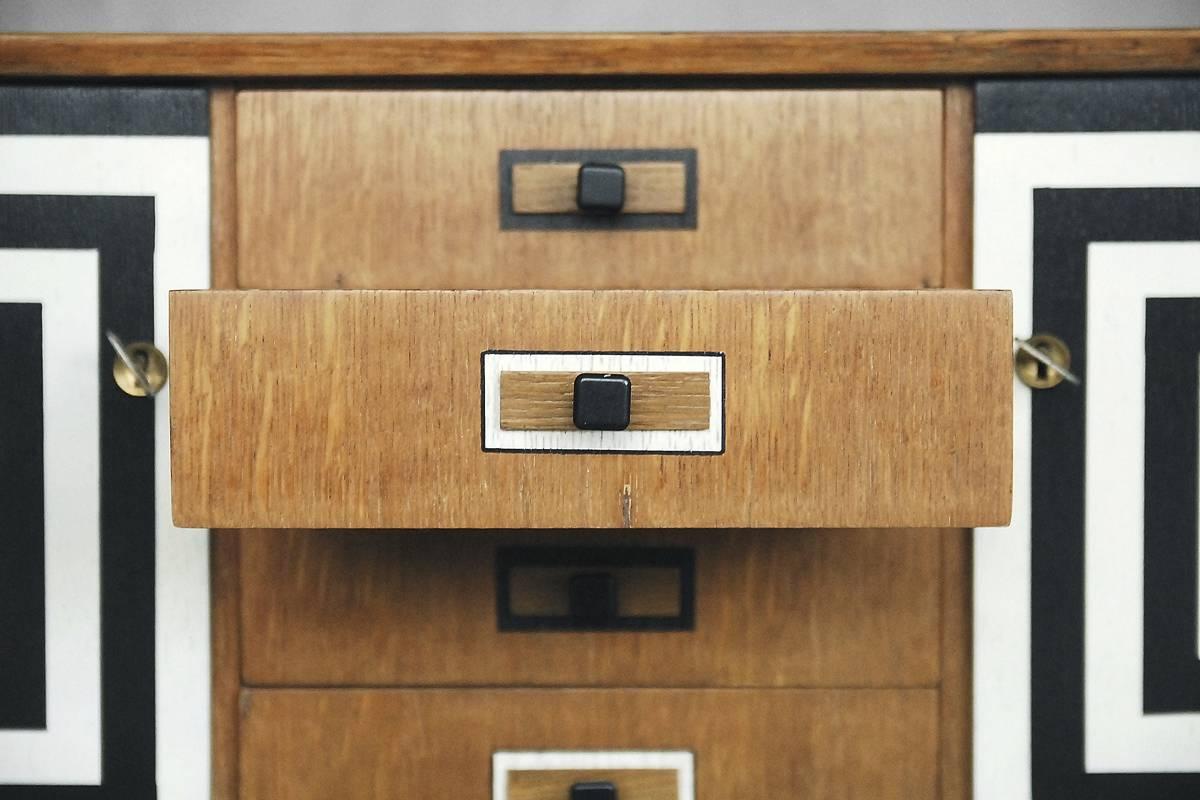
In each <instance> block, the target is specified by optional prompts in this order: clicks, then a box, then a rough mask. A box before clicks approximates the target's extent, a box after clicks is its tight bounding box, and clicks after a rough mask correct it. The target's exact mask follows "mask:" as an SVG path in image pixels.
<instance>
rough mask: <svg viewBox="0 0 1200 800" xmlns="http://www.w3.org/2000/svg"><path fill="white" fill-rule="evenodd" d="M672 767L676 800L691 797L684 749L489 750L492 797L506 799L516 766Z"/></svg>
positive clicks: (691, 764) (689, 762) (692, 782)
mask: <svg viewBox="0 0 1200 800" xmlns="http://www.w3.org/2000/svg"><path fill="white" fill-rule="evenodd" d="M564 769H578V770H584V769H587V770H597V769H612V770H618V769H619V770H635V769H653V770H674V771H675V774H676V776H677V777H678V782H677V784H676V797H677V798H678V800H695V797H696V778H695V757H694V756H693V755H692V754H691V753H689V752H688V751H686V750H502V751H500V752H497V753H493V754H492V800H508V775H509V773H510V772H517V771H520V770H538V771H550V770H564Z"/></svg>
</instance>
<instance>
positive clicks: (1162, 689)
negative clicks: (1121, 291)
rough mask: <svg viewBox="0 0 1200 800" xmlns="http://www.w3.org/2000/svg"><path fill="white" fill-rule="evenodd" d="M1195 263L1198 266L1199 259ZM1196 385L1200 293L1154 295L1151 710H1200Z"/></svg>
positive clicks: (1149, 487)
mask: <svg viewBox="0 0 1200 800" xmlns="http://www.w3.org/2000/svg"><path fill="white" fill-rule="evenodd" d="M1194 233H1200V232H1194ZM1196 238H1198V239H1200V235H1197V237H1196ZM1196 266H1197V269H1200V264H1197V265H1196ZM1198 389H1200V298H1193V297H1187V298H1184V297H1171V298H1160V297H1153V298H1148V299H1147V300H1146V510H1145V520H1146V544H1145V553H1146V561H1145V573H1144V574H1145V596H1146V600H1145V622H1144V628H1143V636H1144V643H1145V644H1144V647H1145V649H1144V664H1145V669H1144V671H1143V683H1144V694H1143V697H1144V704H1145V710H1146V711H1147V712H1175V711H1200V658H1197V654H1196V610H1197V609H1196V605H1197V598H1196V586H1197V584H1196V547H1197V541H1198V540H1197V528H1196V525H1197V519H1196V517H1197V511H1196V509H1197V503H1198V502H1200V497H1197V495H1198V494H1200V487H1198V485H1197V480H1198V479H1200V475H1197V471H1198V468H1200V463H1198V458H1200V452H1197V451H1198V447H1197V438H1198V437H1200V430H1198V428H1200V419H1198V417H1200V396H1198V395H1197V390H1198Z"/></svg>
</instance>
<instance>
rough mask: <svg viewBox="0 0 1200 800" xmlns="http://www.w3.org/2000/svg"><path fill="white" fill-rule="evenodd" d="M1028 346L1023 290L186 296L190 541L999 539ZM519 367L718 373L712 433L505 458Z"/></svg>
mask: <svg viewBox="0 0 1200 800" xmlns="http://www.w3.org/2000/svg"><path fill="white" fill-rule="evenodd" d="M1011 335H1012V321H1011V298H1010V296H1009V295H1008V293H1004V292H958V291H949V290H941V291H928V292H882V291H879V292H732V291H731V292H554V291H549V292H528V291H525V292H523V291H511V292H508V291H493V292H420V291H418V292H411V291H393V292H387V291H359V292H211V293H209V292H181V293H174V294H173V295H172V299H171V351H172V355H173V363H172V381H173V388H172V395H171V417H172V479H173V487H174V488H173V496H174V514H175V520H176V522H177V524H180V525H185V526H197V527H220V528H254V527H291V528H357V527H369V528H456V527H462V528H504V527H508V528H524V527H540V528H562V527H622V526H623V527H642V528H646V527H930V526H934V527H941V526H970V525H995V524H1004V523H1005V522H1007V520H1008V516H1009V501H1010V492H1011V485H1010V483H1011V480H1010V478H1011V449H1012V438H1011V391H1012V379H1011V375H1010V370H1011V366H1010V359H1011V356H1010V346H1011V345H1010V343H1011ZM513 351H519V352H531V351H532V352H535V353H545V352H550V353H557V354H564V353H565V354H567V355H569V356H572V357H574V355H578V354H579V353H581V352H582V353H584V354H585V355H586V354H596V353H600V354H614V353H615V354H616V356H614V357H618V358H620V357H626V356H629V357H632V358H643V357H646V354H649V356H651V357H654V358H660V357H661V358H663V359H666V360H662V361H656V362H654V364H657V365H658V367H657V368H658V369H666V368H668V367H670V365H671V364H674V363H675V362H674V361H673V360H671V359H675V358H677V357H679V356H678V355H677V354H679V353H684V354H692V356H691V357H695V358H699V359H701V360H702V361H703V363H704V364H707V365H709V366H708V367H704V369H711V370H713V371H711V372H709V373H706V374H707V375H708V379H707V381H706V383H705V387H706V388H705V389H704V391H705V394H704V397H705V398H706V400H705V402H706V403H708V408H709V409H710V415H709V417H708V418H707V419H705V420H703V421H702V423H701V424H702V426H703V427H704V430H701V431H699V432H696V431H682V432H680V431H673V430H668V431H665V434H666V435H665V436H664V437H662V438H664V439H665V441H666V442H667V443H668V444H670V443H672V442H674V443H676V444H677V443H678V442H679V441H682V442H683V445H681V446H676V447H673V448H672V447H668V446H666V445H662V444H661V443H660V440H659V439H639V438H637V436H632V437H629V438H623V439H621V441H622V442H629V441H633V442H642V444H640V445H638V446H637V447H636V448H634V449H633V450H632V451H630V450H628V449H626V448H625V446H624V445H621V446H619V447H617V448H616V449H613V448H609V447H606V446H605V443H606V442H610V441H611V438H612V436H613V434H612V432H609V431H586V430H585V431H578V432H569V433H570V435H569V436H567V437H566V439H567V440H569V441H571V442H583V443H584V444H583V446H582V448H580V447H575V448H574V449H571V450H569V451H567V452H563V451H562V449H561V447H562V445H561V442H562V441H563V440H564V439H563V437H556V438H554V439H553V440H552V441H551V443H550V444H549V445H546V446H541V445H539V444H538V443H539V442H542V441H543V439H540V438H538V437H537V436H532V437H530V438H529V439H528V440H527V441H529V442H531V444H530V445H529V446H528V447H523V446H520V445H518V446H516V447H509V446H507V445H506V446H499V447H497V446H496V442H495V441H494V440H491V439H489V437H490V436H491V433H489V431H491V432H492V433H495V432H496V431H492V428H491V426H492V423H493V421H495V420H497V419H499V415H500V414H502V413H503V404H504V402H505V397H506V396H507V395H506V394H505V392H506V391H507V390H506V389H504V382H503V375H502V374H501V372H500V370H499V369H497V370H495V371H492V372H489V366H488V363H489V362H488V356H489V354H499V355H503V354H511V353H512V352H513ZM639 354H640V355H639ZM664 354H665V355H664ZM604 357H606V358H607V357H608V356H604ZM540 363H541V362H534V363H533V365H532V366H531V367H530V366H528V365H527V366H526V367H522V369H534V370H535V374H536V371H537V370H539V369H540V370H543V371H545V368H544V367H539V366H538V364H540ZM572 363H574V362H572ZM605 363H607V362H605ZM686 363H687V364H691V363H693V362H692V361H687V362H686ZM654 364H651V365H650V369H654V368H655V367H654ZM664 365H665V366H664ZM500 369H502V368H500ZM604 369H605V370H607V367H605V368H604ZM686 369H688V370H692V369H701V368H700V367H686ZM558 374H560V375H561V373H558ZM630 374H633V375H634V379H633V382H634V384H635V385H638V386H640V385H642V384H641V378H640V377H638V375H640V374H641V373H637V374H635V373H632V372H631V373H630ZM687 374H699V373H687ZM493 379H494V382H493ZM640 391H641V390H640V389H638V390H636V391H635V392H634V393H633V401H632V402H633V404H634V407H635V408H636V407H637V403H638V402H639V397H641V395H640V394H639V392H640ZM579 397H580V395H579V392H578V391H576V394H575V399H576V403H577V404H578V402H579ZM496 424H497V425H498V426H499V428H502V427H503V422H502V421H499V422H496ZM716 427H719V431H714V428H716ZM497 430H498V429H497ZM534 433H538V432H534ZM552 433H561V432H552ZM641 433H646V432H644V431H643V432H639V431H632V430H629V431H621V432H620V434H631V435H632V434H639V435H640V434H641ZM648 433H649V434H656V433H664V432H663V431H649V432H648ZM714 433H719V434H720V435H719V436H717V437H714V436H713V434H714ZM593 434H595V435H593ZM539 435H540V434H539ZM694 436H699V437H700V439H694V438H693V437H694ZM693 442H696V444H694V445H693ZM593 443H594V446H593ZM631 447H632V445H631Z"/></svg>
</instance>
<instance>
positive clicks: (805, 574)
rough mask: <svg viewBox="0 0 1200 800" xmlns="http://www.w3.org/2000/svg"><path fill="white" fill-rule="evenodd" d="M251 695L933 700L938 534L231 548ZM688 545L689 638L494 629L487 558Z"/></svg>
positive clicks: (270, 534)
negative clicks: (690, 691) (878, 691)
mask: <svg viewBox="0 0 1200 800" xmlns="http://www.w3.org/2000/svg"><path fill="white" fill-rule="evenodd" d="M242 541H243V562H242V616H241V624H242V626H243V630H244V632H245V636H244V642H245V644H244V650H243V658H244V662H243V671H244V675H245V680H246V682H247V683H249V684H251V685H264V686H276V685H320V686H332V685H359V686H372V685H381V686H383V685H413V686H416V685H427V686H428V685H497V684H510V685H543V686H656V685H658V686H934V685H936V684H937V681H938V676H939V669H940V666H939V651H940V644H939V640H938V637H939V626H938V617H939V612H938V608H939V605H938V604H939V598H940V596H941V595H940V578H941V567H940V544H939V543H940V541H941V535H940V531H936V530H933V531H894V530H867V531H861V530H849V531H741V530H735V531H697V532H694V533H688V532H672V533H652V532H637V533H624V534H619V533H613V534H604V535H603V536H602V537H597V536H596V535H594V534H593V535H586V534H580V533H575V532H569V531H556V532H553V533H545V534H529V533H514V532H511V531H510V532H503V533H502V532H488V533H471V534H464V533H451V532H446V531H439V532H428V533H406V534H397V533H392V534H388V533H376V532H372V533H357V534H347V533H338V532H329V533H327V532H317V531H292V532H282V531H246V532H245V533H244V534H243V540H242ZM513 544H532V545H539V546H545V545H564V546H569V545H585V546H586V545H591V546H596V545H603V546H621V545H669V546H683V547H692V548H694V549H695V570H696V573H695V577H696V583H695V590H696V600H695V603H696V606H695V608H696V622H695V629H694V630H693V631H690V632H670V633H562V632H555V633H500V632H499V631H498V630H497V625H496V588H495V574H496V568H495V556H494V553H495V550H496V548H497V547H500V546H506V545H513Z"/></svg>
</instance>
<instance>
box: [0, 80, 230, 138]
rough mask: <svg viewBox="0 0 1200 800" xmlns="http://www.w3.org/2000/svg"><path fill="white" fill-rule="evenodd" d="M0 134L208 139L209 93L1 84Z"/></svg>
mask: <svg viewBox="0 0 1200 800" xmlns="http://www.w3.org/2000/svg"><path fill="white" fill-rule="evenodd" d="M0 134H27V135H41V136H48V135H54V136H65V135H73V136H85V135H116V136H207V135H208V91H207V90H205V89H155V88H146V89H131V88H122V87H98V86H86V87H85V86H0Z"/></svg>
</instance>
